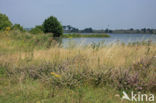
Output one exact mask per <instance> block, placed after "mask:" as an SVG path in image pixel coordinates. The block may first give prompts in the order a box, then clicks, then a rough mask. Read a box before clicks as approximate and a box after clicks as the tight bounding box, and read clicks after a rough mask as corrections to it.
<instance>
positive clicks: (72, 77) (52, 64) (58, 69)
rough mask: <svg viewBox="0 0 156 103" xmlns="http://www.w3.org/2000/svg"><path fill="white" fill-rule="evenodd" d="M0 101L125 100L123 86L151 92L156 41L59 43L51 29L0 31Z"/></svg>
mask: <svg viewBox="0 0 156 103" xmlns="http://www.w3.org/2000/svg"><path fill="white" fill-rule="evenodd" d="M0 38H1V40H0V102H2V103H104V102H106V103H120V102H123V103H128V101H126V100H124V101H122V100H121V97H122V91H123V90H124V91H127V92H130V91H132V90H134V91H136V92H137V91H140V92H144V93H154V94H156V86H155V80H156V71H155V67H156V57H155V52H156V48H155V46H156V45H155V44H153V43H151V42H150V41H149V42H143V43H133V44H129V45H123V44H120V43H118V44H114V45H109V46H106V45H102V44H99V45H96V44H91V45H88V46H86V47H85V48H84V47H79V48H78V47H76V46H75V47H73V48H72V47H70V48H62V47H61V46H60V44H57V42H56V41H55V40H54V39H53V38H52V37H51V35H50V34H48V35H44V34H39V35H32V34H30V33H27V32H25V33H21V32H19V31H9V32H8V33H6V32H0Z"/></svg>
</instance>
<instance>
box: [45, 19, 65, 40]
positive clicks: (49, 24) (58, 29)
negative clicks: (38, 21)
mask: <svg viewBox="0 0 156 103" xmlns="http://www.w3.org/2000/svg"><path fill="white" fill-rule="evenodd" d="M43 31H44V33H53V34H54V35H53V36H54V37H59V36H61V35H62V34H63V27H62V25H61V23H60V22H59V21H58V20H57V18H56V17H53V16H51V17H49V18H48V19H46V20H45V21H44V23H43Z"/></svg>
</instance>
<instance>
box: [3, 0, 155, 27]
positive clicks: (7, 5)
mask: <svg viewBox="0 0 156 103" xmlns="http://www.w3.org/2000/svg"><path fill="white" fill-rule="evenodd" d="M0 12H1V13H4V14H6V15H7V16H8V17H9V19H10V20H11V21H12V22H13V23H18V24H21V25H22V26H24V27H25V28H31V27H34V26H35V25H41V24H42V23H43V21H44V20H45V19H46V18H48V17H49V16H55V17H57V18H58V20H59V21H60V22H61V23H62V25H72V26H74V27H77V28H80V29H83V28H87V27H92V28H94V29H105V28H110V29H129V28H136V29H139V28H144V27H146V28H153V29H154V28H156V0H0Z"/></svg>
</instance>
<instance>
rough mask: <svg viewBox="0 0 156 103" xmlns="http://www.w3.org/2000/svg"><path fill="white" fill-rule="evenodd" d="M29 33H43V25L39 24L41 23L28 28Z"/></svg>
mask: <svg viewBox="0 0 156 103" xmlns="http://www.w3.org/2000/svg"><path fill="white" fill-rule="evenodd" d="M30 33H32V34H41V33H43V26H41V25H38V26H36V27H35V28H33V29H31V30H30Z"/></svg>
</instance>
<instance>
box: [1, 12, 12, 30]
mask: <svg viewBox="0 0 156 103" xmlns="http://www.w3.org/2000/svg"><path fill="white" fill-rule="evenodd" d="M11 26H12V23H11V21H10V20H9V18H8V17H7V16H6V15H5V14H1V13H0V30H5V29H6V27H11Z"/></svg>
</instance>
